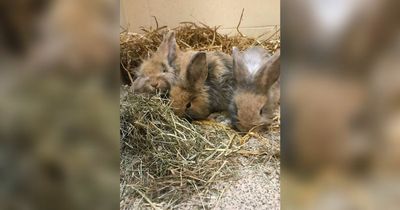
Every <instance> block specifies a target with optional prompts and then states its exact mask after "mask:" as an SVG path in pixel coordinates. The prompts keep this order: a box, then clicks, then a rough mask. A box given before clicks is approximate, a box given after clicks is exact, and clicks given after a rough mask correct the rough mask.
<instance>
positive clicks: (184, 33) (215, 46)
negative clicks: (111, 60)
mask: <svg viewBox="0 0 400 210" xmlns="http://www.w3.org/2000/svg"><path fill="white" fill-rule="evenodd" d="M218 29H219V27H217V26H216V27H210V26H207V25H205V24H202V23H200V24H196V23H192V22H182V23H181V24H180V25H179V26H178V27H176V28H174V29H172V30H174V31H175V34H176V41H177V44H178V45H179V47H180V49H182V50H199V51H221V52H224V53H227V54H229V55H230V54H231V53H232V48H233V47H238V48H239V49H241V50H244V49H246V48H248V47H251V46H262V47H263V48H265V49H267V50H268V51H269V52H271V53H273V52H275V51H276V50H277V49H279V48H280V34H279V32H280V30H279V29H278V28H276V29H275V30H274V31H272V32H269V33H267V34H263V35H261V36H260V37H258V38H252V37H246V36H244V35H243V34H241V33H240V31H239V29H237V31H238V34H237V35H234V36H228V35H226V34H221V33H219V32H218ZM142 30H143V32H144V33H143V34H137V33H128V32H127V31H125V32H122V33H121V35H120V49H121V51H120V57H121V61H120V62H121V63H120V70H121V76H122V80H123V82H124V83H125V84H130V83H131V82H132V81H133V80H134V79H135V70H136V68H137V67H138V66H139V65H140V64H141V63H142V60H143V59H146V58H148V57H149V56H150V55H151V53H152V52H154V51H156V50H157V48H158V46H159V45H160V43H161V41H162V40H163V36H164V34H165V33H166V32H167V31H168V29H167V27H166V26H164V27H158V26H157V27H156V28H155V29H152V28H149V29H144V28H143V29H142Z"/></svg>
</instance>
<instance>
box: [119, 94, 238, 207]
mask: <svg viewBox="0 0 400 210" xmlns="http://www.w3.org/2000/svg"><path fill="white" fill-rule="evenodd" d="M120 112H121V119H120V121H121V146H122V148H121V151H122V156H123V158H122V160H121V161H122V163H121V167H125V166H129V167H127V168H121V171H123V173H129V174H127V175H129V176H130V177H132V179H131V180H130V181H131V182H130V183H129V187H131V188H133V189H135V190H136V191H139V192H142V193H143V194H145V195H147V197H149V199H151V200H153V201H154V202H161V201H165V200H168V201H169V203H171V204H173V203H175V202H177V201H180V200H182V199H184V198H185V197H186V196H185V195H189V194H190V193H191V192H193V191H194V190H202V189H203V188H204V187H206V186H208V185H210V184H212V183H214V182H215V181H216V180H218V179H220V178H226V177H227V176H229V175H228V174H227V173H225V171H226V170H225V169H226V168H224V170H221V169H222V168H223V167H224V166H227V165H229V164H227V162H226V158H227V157H228V156H229V155H230V154H231V153H232V152H234V151H238V150H239V149H240V147H238V146H237V145H238V144H237V143H238V142H239V139H240V136H239V135H237V134H236V133H235V132H234V131H232V130H231V129H229V128H221V127H213V126H200V125H196V124H191V123H189V122H188V121H186V120H183V119H180V118H178V117H177V116H176V115H174V114H173V112H172V110H171V109H170V107H169V104H168V102H167V101H165V100H163V99H161V98H160V97H152V98H146V97H143V96H139V95H134V94H132V93H129V92H128V93H126V94H125V96H123V97H122V98H121V105H120ZM206 127H207V129H205V128H206ZM125 161H128V162H125ZM128 171H129V172H128Z"/></svg>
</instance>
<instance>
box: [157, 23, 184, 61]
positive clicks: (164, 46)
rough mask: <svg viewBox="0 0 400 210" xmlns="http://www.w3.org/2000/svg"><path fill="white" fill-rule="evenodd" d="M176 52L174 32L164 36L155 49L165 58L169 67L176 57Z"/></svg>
mask: <svg viewBox="0 0 400 210" xmlns="http://www.w3.org/2000/svg"><path fill="white" fill-rule="evenodd" d="M178 50H179V48H178V46H177V44H176V39H175V32H174V31H170V32H168V33H167V34H166V35H165V36H164V39H163V41H162V42H161V44H160V46H159V47H158V49H157V53H160V54H161V55H163V56H165V57H167V60H168V63H169V64H170V65H171V64H172V63H173V62H174V61H175V59H176V57H177V51H178Z"/></svg>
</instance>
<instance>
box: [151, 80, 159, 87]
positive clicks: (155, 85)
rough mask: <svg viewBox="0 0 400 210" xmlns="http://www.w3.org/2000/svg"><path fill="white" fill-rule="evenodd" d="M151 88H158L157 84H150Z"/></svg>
mask: <svg viewBox="0 0 400 210" xmlns="http://www.w3.org/2000/svg"><path fill="white" fill-rule="evenodd" d="M150 85H151V86H152V87H153V88H158V82H155V81H154V82H152V83H151V84H150Z"/></svg>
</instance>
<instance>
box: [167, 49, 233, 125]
mask: <svg viewBox="0 0 400 210" xmlns="http://www.w3.org/2000/svg"><path fill="white" fill-rule="evenodd" d="M181 69H182V71H181V74H180V75H179V78H178V79H177V81H176V83H175V84H174V85H173V86H172V88H171V91H170V98H171V103H172V108H173V109H174V112H175V113H176V114H177V115H178V116H180V117H185V118H187V119H189V120H200V119H205V118H207V117H208V116H209V115H210V114H211V113H213V112H219V111H227V110H228V108H229V103H230V99H231V97H232V92H233V82H234V81H233V72H232V58H231V56H229V55H226V54H224V53H221V52H208V53H205V52H191V53H188V54H186V59H185V62H182V66H181Z"/></svg>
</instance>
